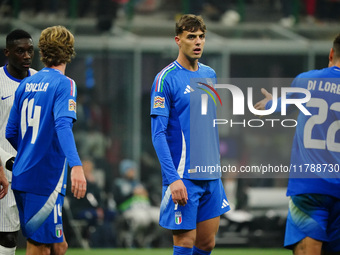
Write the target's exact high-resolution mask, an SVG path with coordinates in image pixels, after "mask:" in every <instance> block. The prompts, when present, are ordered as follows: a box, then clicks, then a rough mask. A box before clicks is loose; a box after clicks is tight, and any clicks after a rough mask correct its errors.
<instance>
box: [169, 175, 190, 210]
mask: <svg viewBox="0 0 340 255" xmlns="http://www.w3.org/2000/svg"><path fill="white" fill-rule="evenodd" d="M170 191H171V196H172V201H173V202H174V203H175V204H179V205H186V204H187V201H188V192H187V188H186V187H185V185H184V183H183V181H182V180H177V181H174V182H173V183H171V184H170Z"/></svg>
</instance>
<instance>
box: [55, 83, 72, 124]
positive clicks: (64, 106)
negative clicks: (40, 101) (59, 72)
mask: <svg viewBox="0 0 340 255" xmlns="http://www.w3.org/2000/svg"><path fill="white" fill-rule="evenodd" d="M76 96H77V91H76V83H75V82H74V81H73V80H72V79H69V78H65V79H61V81H60V85H59V86H58V90H57V92H56V99H55V103H54V107H53V113H54V120H57V119H58V118H60V117H70V118H72V119H73V121H75V120H77V116H76V108H77V102H76Z"/></svg>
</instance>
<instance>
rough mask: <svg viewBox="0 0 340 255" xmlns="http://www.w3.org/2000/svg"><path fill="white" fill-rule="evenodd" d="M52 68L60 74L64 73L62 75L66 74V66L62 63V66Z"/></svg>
mask: <svg viewBox="0 0 340 255" xmlns="http://www.w3.org/2000/svg"><path fill="white" fill-rule="evenodd" d="M50 68H53V69H57V70H59V71H60V72H62V74H65V69H66V64H65V63H62V64H60V65H58V66H51V67H50Z"/></svg>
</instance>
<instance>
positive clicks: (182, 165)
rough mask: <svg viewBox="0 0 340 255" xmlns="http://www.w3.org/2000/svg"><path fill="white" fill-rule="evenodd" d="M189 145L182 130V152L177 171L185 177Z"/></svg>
mask: <svg viewBox="0 0 340 255" xmlns="http://www.w3.org/2000/svg"><path fill="white" fill-rule="evenodd" d="M186 151H187V146H186V144H185V137H184V134H183V131H182V154H181V160H180V161H179V164H178V167H177V173H178V174H179V177H181V178H183V175H184V170H185V159H186V155H187V153H186Z"/></svg>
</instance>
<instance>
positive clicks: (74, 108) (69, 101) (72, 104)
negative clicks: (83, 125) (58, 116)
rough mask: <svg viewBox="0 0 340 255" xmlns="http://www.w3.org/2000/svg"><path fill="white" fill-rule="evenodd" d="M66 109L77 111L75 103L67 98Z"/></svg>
mask: <svg viewBox="0 0 340 255" xmlns="http://www.w3.org/2000/svg"><path fill="white" fill-rule="evenodd" d="M68 110H69V111H74V112H77V103H76V102H75V101H74V100H73V99H69V100H68Z"/></svg>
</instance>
